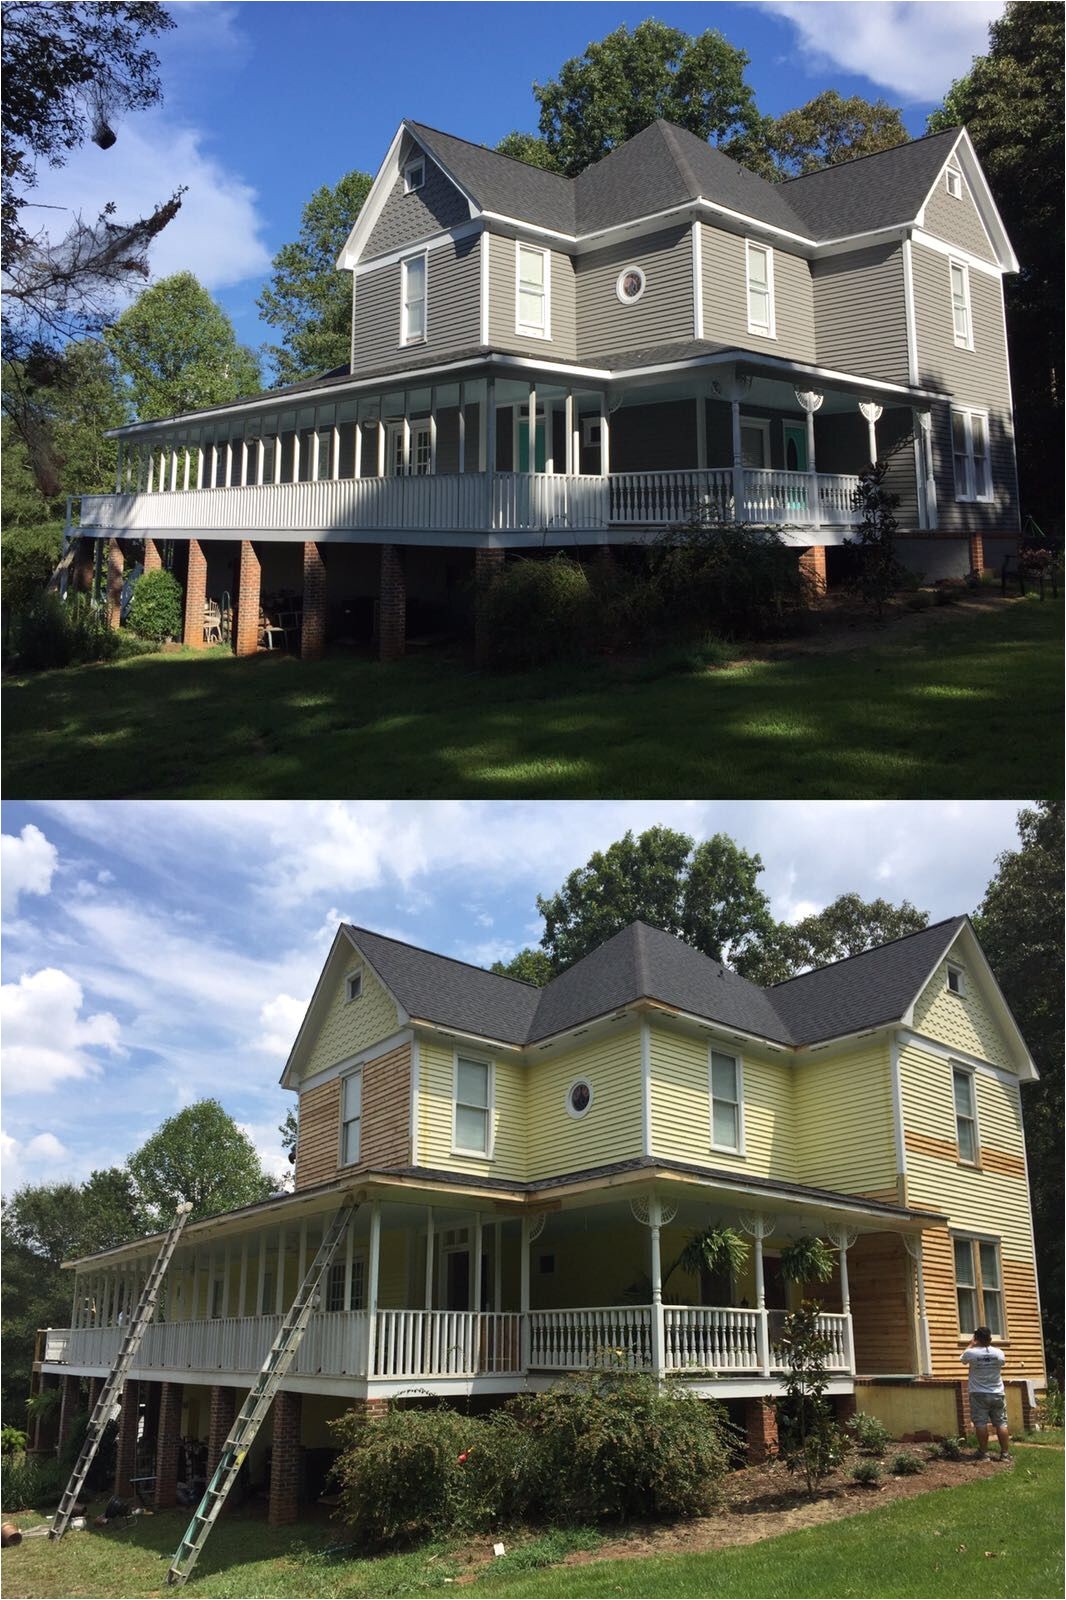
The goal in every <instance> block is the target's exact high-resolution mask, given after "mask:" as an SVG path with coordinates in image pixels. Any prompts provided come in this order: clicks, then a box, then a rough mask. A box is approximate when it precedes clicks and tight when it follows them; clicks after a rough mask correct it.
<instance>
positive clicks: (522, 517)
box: [489, 472, 610, 532]
mask: <svg viewBox="0 0 1066 1600" xmlns="http://www.w3.org/2000/svg"><path fill="white" fill-rule="evenodd" d="M609 483H610V479H609V478H600V477H593V476H591V475H585V476H582V477H566V476H565V475H561V474H555V475H553V476H551V477H549V476H548V475H547V474H544V473H528V472H498V473H497V474H496V475H495V477H494V478H493V480H492V521H491V523H490V524H489V526H490V527H491V528H492V529H494V530H495V531H504V532H509V531H514V530H525V529H530V530H533V529H540V528H546V529H549V530H551V529H559V528H564V529H570V528H572V529H576V530H579V529H589V530H598V529H603V528H606V527H607V523H608V514H609V491H608V485H609Z"/></svg>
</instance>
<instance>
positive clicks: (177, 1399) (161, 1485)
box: [155, 1383, 182, 1511]
mask: <svg viewBox="0 0 1066 1600" xmlns="http://www.w3.org/2000/svg"><path fill="white" fill-rule="evenodd" d="M161 1390H162V1392H161V1394H160V1397H159V1431H158V1433H157V1434H156V1443H155V1504H156V1510H157V1511H163V1510H165V1509H166V1508H167V1507H168V1506H175V1505H177V1503H178V1451H179V1450H180V1448H181V1403H182V1386H181V1384H180V1383H164V1384H162V1385H161Z"/></svg>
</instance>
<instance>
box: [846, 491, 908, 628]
mask: <svg viewBox="0 0 1066 1600" xmlns="http://www.w3.org/2000/svg"><path fill="white" fill-rule="evenodd" d="M887 472H888V465H887V463H886V462H884V461H875V462H874V463H873V465H872V466H869V467H864V468H863V470H862V472H860V473H859V483H858V487H857V489H856V490H855V506H856V509H857V510H859V511H861V512H862V521H861V522H860V523H859V528H858V533H857V536H856V538H854V539H845V541H844V543H845V544H846V545H851V546H855V547H857V548H858V550H859V552H860V555H861V560H860V562H859V565H858V568H857V574H856V579H855V585H856V588H857V589H858V591H859V594H860V595H861V596H862V598H863V600H864V601H866V603H867V604H868V605H872V606H873V608H874V610H875V611H876V613H877V615H878V616H879V617H880V616H881V615H882V613H883V611H884V607H885V601H886V600H887V599H888V598H889V596H890V595H891V594H894V593H895V591H896V590H897V589H898V588H899V587H900V586H901V584H903V583H904V582H905V581H906V579H905V576H904V574H905V568H904V567H903V565H902V564H901V563H900V562H899V561H898V560H897V559H896V553H895V537H896V528H897V523H896V518H895V515H894V513H895V509H896V507H897V506H898V505H899V495H898V494H891V493H890V492H889V491H888V490H887V489H886V488H885V476H886V474H887Z"/></svg>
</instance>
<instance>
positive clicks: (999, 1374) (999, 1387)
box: [959, 1345, 1007, 1394]
mask: <svg viewBox="0 0 1066 1600" xmlns="http://www.w3.org/2000/svg"><path fill="white" fill-rule="evenodd" d="M959 1359H960V1360H962V1361H965V1363H966V1366H967V1368H968V1371H969V1379H970V1393H971V1394H1002V1393H1003V1363H1004V1361H1006V1359H1007V1358H1006V1356H1005V1355H1004V1354H1003V1351H1002V1350H996V1349H995V1348H994V1347H993V1346H992V1345H989V1346H988V1347H987V1348H986V1349H982V1348H981V1347H980V1345H973V1346H971V1347H970V1348H969V1349H967V1350H964V1351H963V1352H962V1355H961V1356H960V1358H959Z"/></svg>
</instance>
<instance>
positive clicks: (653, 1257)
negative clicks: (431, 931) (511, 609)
mask: <svg viewBox="0 0 1066 1600" xmlns="http://www.w3.org/2000/svg"><path fill="white" fill-rule="evenodd" d="M1035 1077H1036V1071H1035V1068H1034V1066H1033V1063H1032V1060H1031V1058H1030V1056H1029V1053H1028V1051H1027V1049H1026V1046H1025V1042H1024V1040H1023V1039H1022V1037H1021V1034H1020V1033H1019V1030H1018V1027H1017V1024H1016V1023H1015V1021H1014V1019H1013V1018H1012V1016H1011V1014H1010V1011H1009V1009H1008V1007H1007V1005H1006V1003H1005V1001H1004V999H1003V996H1002V994H1001V993H1000V991H999V988H998V986H997V984H996V982H995V979H994V978H993V976H992V973H991V971H990V969H989V967H988V964H987V962H986V960H985V958H984V956H983V955H982V952H981V949H980V946H979V944H978V942H977V939H976V937H975V935H974V932H973V929H972V927H971V925H970V923H969V921H968V919H967V918H965V917H957V918H952V919H950V920H948V921H946V922H941V923H937V924H936V925H934V926H933V927H930V928H926V929H924V930H923V931H922V932H920V933H916V934H912V935H910V936H908V937H907V938H904V939H899V940H896V941H894V942H893V943H891V944H887V945H883V946H881V947H879V948H877V949H875V950H871V951H868V952H866V953H865V954H863V955H859V956H854V957H851V958H850V959H849V960H846V961H841V962H837V963H835V964H834V965H832V966H829V967H824V968H821V969H818V970H816V971H813V972H809V973H806V974H803V975H802V976H800V977H797V978H793V979H791V980H790V981H789V982H787V983H783V984H779V985H777V986H775V987H772V988H766V989H763V988H759V987H757V986H755V985H754V984H751V983H749V982H747V981H746V980H745V979H743V978H741V977H738V976H737V975H736V974H735V973H732V972H730V971H728V970H727V969H726V968H725V967H723V966H722V965H721V964H720V963H719V962H717V961H713V960H710V959H708V958H707V957H706V956H704V955H702V954H700V953H699V952H698V951H696V950H694V949H693V948H691V947H690V946H688V945H686V944H684V943H682V942H681V941H679V940H677V939H675V938H673V937H671V936H670V935H668V934H665V933H662V932H660V931H658V930H656V929H654V928H650V927H648V926H646V925H645V924H643V923H639V922H638V923H634V924H632V925H631V926H630V927H628V928H625V929H624V930H623V931H622V932H620V933H618V934H616V935H615V936H614V937H613V938H612V939H610V940H608V941H607V942H606V943H605V944H603V945H602V946H600V947H599V948H598V949H597V950H595V951H593V952H592V953H591V954H590V955H588V956H586V957H585V958H584V959H583V960H582V961H580V962H578V963H577V964H576V965H575V966H573V967H572V968H570V969H569V970H568V971H567V972H565V973H563V974H562V975H561V976H559V977H557V978H556V979H554V980H553V981H552V982H551V983H550V984H548V985H547V987H545V988H544V989H537V988H534V987H532V986H531V985H528V984H525V983H521V982H519V981H517V980H515V979H511V978H504V977H499V976H497V975H495V974H493V973H489V972H485V971H483V970H482V969H480V968H477V967H472V966H468V965H466V964H465V963H463V962H459V961H454V960H452V959H450V958H448V957H444V956H440V955H436V954H433V953H431V952H429V951H426V950H422V949H418V948H416V947H414V946H412V945H408V944H403V943H401V942H399V941H397V940H394V939H388V938H385V937H383V936H381V935H380V934H376V933H373V932H371V931H369V930H367V929H363V928H354V927H349V926H347V925H343V926H341V928H340V929H339V930H338V932H337V936H336V938H335V940H334V943H333V946H332V949H331V951H330V953H329V956H328V958H327V960H326V964H325V967H324V969H323V972H322V976H321V978H320V980H319V983H318V986H317V988H316V990H315V993H314V996H313V998H312V1000H311V1003H310V1005H309V1007H308V1010H307V1014H306V1017H305V1019H304V1022H303V1024H302V1026H301V1028H300V1032H299V1035H298V1037H297V1040H296V1042H295V1044H294V1046H293V1049H292V1052H291V1054H290V1056H289V1060H288V1062H287V1064H286V1067H285V1072H284V1074H283V1078H282V1082H283V1084H284V1085H285V1087H287V1088H289V1089H291V1090H292V1091H293V1092H294V1093H296V1094H297V1095H298V1098H299V1135H298V1141H297V1147H296V1157H295V1188H294V1191H293V1192H292V1193H289V1194H282V1195H278V1196H276V1197H274V1198H272V1199H270V1200H268V1201H265V1202H263V1203H261V1204H259V1205H256V1206H251V1207H246V1208H244V1209H242V1210H239V1211H233V1212H227V1213H225V1214H223V1215H221V1216H218V1217H213V1218H209V1219H207V1220H205V1221H201V1222H197V1223H195V1224H193V1225H190V1226H189V1227H188V1228H187V1229H186V1231H185V1234H184V1236H183V1238H182V1241H181V1244H180V1246H179V1248H178V1251H177V1253H176V1255H175V1257H174V1260H173V1262H172V1265H171V1268H170V1271H169V1273H168V1276H167V1282H166V1290H165V1294H164V1298H163V1301H162V1304H161V1306H160V1308H159V1311H158V1314H157V1317H156V1320H155V1321H153V1323H152V1324H151V1325H150V1326H149V1327H148V1328H147V1330H146V1333H145V1337H144V1340H143V1342H142V1344H141V1346H140V1349H139V1351H138V1353H137V1356H136V1358H135V1361H134V1365H133V1368H132V1370H131V1380H132V1381H131V1383H130V1384H129V1385H128V1386H127V1397H128V1398H127V1400H126V1401H125V1402H124V1407H123V1417H124V1419H125V1420H124V1421H123V1423H122V1427H121V1429H120V1450H119V1482H120V1486H121V1485H122V1484H125V1483H128V1481H129V1479H130V1478H131V1477H133V1476H136V1475H143V1476H145V1477H153V1478H154V1479H155V1492H156V1495H157V1499H158V1501H159V1503H161V1504H168V1503H173V1499H174V1494H175V1492H176V1484H177V1481H178V1477H179V1473H180V1472H182V1471H184V1473H185V1476H186V1478H189V1479H195V1476H196V1470H197V1464H198V1463H199V1464H200V1465H201V1466H202V1462H200V1458H199V1455H198V1454H197V1452H198V1451H201V1452H202V1451H203V1450H204V1449H205V1448H206V1455H207V1466H210V1465H212V1464H213V1461H214V1460H216V1459H217V1456H218V1453H219V1451H220V1449H221V1445H222V1443H223V1441H224V1439H225V1436H226V1433H227V1432H228V1428H229V1425H230V1423H231V1422H232V1419H233V1415H234V1411H235V1407H236V1405H237V1404H238V1402H239V1400H240V1399H241V1397H242V1392H243V1391H244V1390H246V1389H247V1388H248V1387H249V1385H250V1384H251V1383H252V1382H253V1381H254V1378H255V1375H256V1373H257V1372H258V1370H259V1367H260V1365H261V1364H262V1362H263V1359H264V1357H265V1356H266V1354H267V1352H268V1350H269V1348H270V1345H271V1342H272V1340H273V1339H274V1337H275V1335H276V1333H277V1331H278V1328H279V1327H280V1325H281V1321H282V1318H283V1315H284V1313H285V1311H286V1310H287V1309H288V1307H289V1306H290V1304H291V1303H292V1301H293V1297H294V1296H295V1294H296V1291H297V1288H298V1286H299V1284H300V1283H301V1281H302V1280H303V1278H304V1274H305V1272H306V1270H307V1267H308V1265H309V1264H310V1262H311V1260H312V1259H313V1256H314V1254H315V1251H316V1249H317V1246H318V1244H319V1241H320V1240H321V1238H322V1236H323V1233H324V1231H325V1229H326V1228H327V1227H328V1224H329V1222H330V1220H331V1218H332V1217H333V1216H334V1214H335V1212H336V1211H337V1209H338V1206H339V1205H340V1203H341V1201H342V1199H344V1197H346V1196H348V1197H354V1199H355V1200H356V1201H357V1202H358V1208H357V1210H356V1213H355V1216H354V1218H353V1220H352V1222H351V1224H350V1225H349V1228H348V1232H347V1235H346V1237H345V1239H344V1241H343V1243H342V1245H341V1246H340V1247H339V1248H338V1250H337V1253H336V1256H335V1257H334V1260H333V1262H332V1265H331V1266H330V1268H329V1271H328V1275H327V1277H326V1279H325V1280H324V1289H323V1293H322V1295H321V1299H320V1301H319V1304H318V1307H317V1309H316V1311H315V1313H314V1315H313V1317H312V1319H311V1323H310V1327H309V1330H308V1333H307V1335H306V1337H305V1338H304V1341H303V1343H302V1344H301V1345H300V1348H299V1350H298V1353H297V1356H296V1360H295V1363H294V1365H293V1367H292V1370H291V1372H290V1373H289V1376H288V1377H287V1378H286V1380H285V1383H284V1385H283V1387H282V1389H281V1390H280V1391H279V1393H278V1395H277V1397H276V1399H275V1402H274V1414H273V1428H272V1431H271V1430H270V1429H267V1430H264V1434H263V1435H261V1437H260V1439H259V1440H258V1441H257V1444H256V1447H255V1450H254V1451H253V1452H252V1456H251V1458H250V1463H249V1465H250V1470H251V1474H252V1477H253V1481H254V1480H255V1477H256V1474H257V1473H258V1476H259V1478H260V1479H262V1480H264V1481H265V1480H266V1479H267V1478H269V1480H270V1485H271V1489H270V1494H271V1515H272V1517H273V1518H274V1519H275V1520H279V1521H281V1520H287V1519H289V1518H291V1517H294V1516H295V1515H296V1514H297V1504H298V1498H299V1489H300V1486H301V1485H302V1492H303V1493H304V1494H305V1495H307V1496H310V1495H313V1494H314V1493H315V1492H317V1487H318V1485H319V1484H320V1482H321V1480H322V1477H323V1474H324V1470H325V1464H326V1462H327V1460H328V1455H329V1448H330V1443H331V1435H330V1433H329V1430H328V1426H327V1424H328V1422H329V1420H330V1419H331V1418H332V1417H335V1416H336V1415H338V1414H340V1413H341V1412H342V1411H344V1410H346V1409H348V1408H350V1407H351V1406H352V1405H353V1404H356V1403H358V1404H363V1405H366V1406H369V1407H379V1406H381V1405H384V1404H389V1403H394V1402H397V1401H400V1400H407V1401H416V1400H419V1399H424V1398H425V1397H426V1396H427V1395H429V1396H444V1397H452V1398H453V1399H454V1400H456V1401H457V1402H458V1401H460V1400H466V1399H469V1398H471V1397H479V1398H482V1399H487V1398H488V1397H492V1396H504V1395H507V1394H510V1393H514V1392H516V1391H518V1390H524V1389H530V1388H538V1387H543V1386H546V1385H548V1384H550V1383H552V1382H554V1381H556V1380H557V1379H558V1377H559V1375H560V1374H562V1373H567V1372H573V1371H579V1370H582V1369H594V1368H602V1367H604V1366H610V1367H616V1368H618V1367H621V1368H627V1369H631V1370H640V1371H647V1372H651V1373H654V1374H658V1375H660V1376H663V1377H664V1378H665V1377H669V1378H672V1379H676V1380H679V1381H682V1382H683V1383H685V1384H686V1385H688V1386H690V1387H691V1388H692V1389H693V1390H694V1391H695V1392H696V1393H698V1394H700V1395H703V1396H713V1397H715V1398H717V1399H719V1400H722V1401H724V1402H725V1403H726V1404H727V1405H728V1406H729V1407H730V1410H731V1411H732V1413H733V1414H734V1415H735V1417H736V1419H737V1420H738V1421H743V1422H745V1423H746V1425H747V1428H748V1434H749V1439H750V1441H751V1444H752V1448H753V1450H754V1451H756V1452H757V1451H759V1450H760V1449H764V1448H765V1447H766V1444H767V1442H768V1438H769V1430H770V1427H771V1422H772V1413H771V1412H770V1411H769V1408H768V1407H767V1405H766V1397H768V1396H772V1395H773V1394H774V1393H775V1392H778V1391H779V1390H780V1387H781V1384H782V1381H783V1376H784V1373H785V1369H786V1364H787V1357H786V1353H785V1351H784V1349H783V1348H782V1346H781V1344H780V1335H781V1331H782V1319H783V1317H784V1316H785V1314H786V1312H787V1311H788V1309H789V1308H790V1306H793V1305H795V1304H796V1303H798V1301H799V1300H800V1299H801V1298H815V1297H816V1298H817V1299H818V1300H819V1301H820V1304H821V1309H820V1313H819V1315H820V1320H821V1327H822V1331H823V1332H824V1334H825V1336H826V1338H827V1341H828V1346H829V1350H830V1355H829V1363H828V1364H829V1367H830V1369H831V1374H832V1376H831V1382H830V1393H831V1394H833V1395H834V1396H835V1397H836V1400H837V1406H838V1409H839V1410H840V1412H841V1413H842V1414H845V1415H846V1414H847V1413H848V1412H849V1411H850V1410H854V1409H855V1408H856V1406H859V1407H860V1408H861V1409H864V1410H867V1411H874V1412H877V1413H878V1414H880V1415H882V1416H883V1417H884V1418H885V1420H886V1421H888V1422H889V1423H891V1424H892V1425H893V1426H894V1427H895V1429H896V1430H897V1431H898V1432H916V1431H919V1430H922V1429H925V1430H928V1431H929V1432H930V1433H938V1434H950V1433H955V1432H958V1431H960V1429H961V1428H962V1427H963V1426H964V1425H965V1423H966V1421H967V1420H968V1417H967V1411H966V1399H965V1390H964V1387H963V1385H962V1382H961V1372H962V1368H961V1365H960V1362H959V1354H960V1351H961V1349H962V1348H963V1346H964V1345H965V1344H966V1343H967V1342H968V1340H969V1338H970V1335H971V1333H972V1331H973V1328H974V1326H975V1325H977V1324H979V1323H986V1324H987V1325H988V1326H989V1327H990V1328H991V1329H992V1331H993V1334H994V1336H995V1339H996V1341H997V1343H1001V1344H1002V1345H1003V1348H1004V1350H1005V1352H1006V1355H1007V1366H1006V1376H1007V1378H1008V1380H1009V1384H1010V1392H1011V1401H1010V1404H1011V1410H1012V1413H1013V1416H1014V1420H1015V1422H1016V1423H1017V1422H1020V1421H1021V1420H1022V1416H1023V1415H1024V1414H1027V1413H1028V1410H1029V1408H1030V1407H1031V1406H1032V1404H1033V1398H1034V1390H1035V1389H1036V1388H1037V1387H1039V1386H1042V1385H1043V1383H1044V1381H1045V1378H1044V1358H1043V1348H1042V1343H1041V1332H1040V1317H1039V1308H1038V1302H1037V1284H1036V1272H1035V1265H1034V1254H1033V1235H1032V1223H1031V1216H1030V1206H1029V1192H1028V1183H1027V1175H1026V1165H1025V1148H1024V1141H1023V1132H1022V1109H1021V1086H1022V1084H1023V1083H1025V1082H1028V1081H1032V1080H1033V1079H1035ZM709 1229H719V1230H728V1231H729V1236H730V1237H731V1238H732V1241H733V1244H734V1255H735V1257H736V1259H735V1260H734V1264H733V1267H732V1270H729V1269H727V1267H726V1266H725V1265H724V1263H719V1266H718V1268H717V1269H716V1270H703V1271H701V1272H699V1273H698V1274H692V1273H688V1272H686V1271H685V1269H684V1267H683V1266H682V1265H681V1264H679V1257H680V1256H681V1254H682V1251H683V1249H684V1246H685V1244H686V1242H687V1241H688V1240H689V1239H691V1238H692V1237H693V1236H694V1235H699V1234H703V1233H705V1232H706V1231H707V1230H709ZM813 1239H820V1240H821V1241H822V1242H823V1245H824V1246H826V1247H827V1248H828V1250H829V1251H830V1252H831V1253H832V1263H833V1272H832V1277H831V1278H830V1279H829V1280H828V1281H824V1282H818V1283H804V1282H802V1281H797V1279H796V1266H795V1262H796V1253H795V1246H796V1245H797V1243H799V1242H801V1241H809V1240H813ZM158 1247H159V1240H158V1238H152V1239H141V1240H137V1241H135V1242H133V1243H131V1244H129V1245H127V1246H124V1247H122V1248H121V1249H116V1250H111V1251H108V1252H105V1253H103V1254H101V1255H98V1256H93V1257H89V1258H86V1259H83V1260H80V1261H77V1262H74V1263H71V1264H70V1265H71V1267H72V1270H73V1272H74V1275H75V1289H74V1299H73V1314H72V1320H71V1326H70V1328H68V1329H51V1330H49V1331H48V1334H47V1338H46V1340H45V1348H44V1349H43V1350H42V1352H41V1354H42V1361H41V1365H40V1371H41V1374H42V1379H43V1381H55V1380H56V1379H59V1380H61V1381H62V1384H63V1394H64V1411H65V1413H66V1414H69V1413H70V1412H71V1410H72V1408H73V1406H74V1405H75V1403H76V1402H77V1400H78V1396H79V1393H80V1385H81V1383H82V1380H83V1379H88V1380H89V1381H90V1383H91V1384H93V1385H95V1386H96V1389H95V1390H94V1391H93V1392H98V1386H99V1384H100V1382H101V1381H102V1380H103V1378H104V1377H105V1376H106V1374H107V1372H108V1370H109V1369H110V1366H111V1364H112V1362H113V1361H114V1359H115V1356H116V1354H117V1351H118V1347H119V1344H120V1342H121V1339H122V1329H123V1321H124V1313H125V1320H126V1321H128V1313H129V1308H130V1307H131V1306H132V1304H134V1303H135V1297H136V1295H137V1294H138V1292H139V1288H140V1285H141V1284H142V1283H143V1280H144V1278H145V1276H146V1274H147V1272H148V1270H149V1268H150V1266H151V1263H152V1261H153V1259H154V1256H155V1253H156V1251H157V1249H158ZM131 1398H132V1402H133V1403H132V1404H131V1403H130V1399H131ZM138 1437H139V1439H140V1445H139V1446H138V1443H137V1440H138ZM179 1440H184V1441H185V1445H184V1450H185V1454H184V1456H183V1457H179V1454H178V1450H179V1444H178V1441H179ZM123 1441H124V1442H123ZM138 1449H140V1452H141V1453H140V1458H139V1459H138V1456H137V1451H138ZM268 1450H269V1452H270V1461H269V1463H268V1462H267V1459H266V1454H267V1451H268ZM296 1461H298V1462H299V1464H300V1470H299V1472H297V1471H296V1470H295V1468H294V1465H293V1463H294V1462H296ZM294 1485H296V1487H294Z"/></svg>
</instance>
